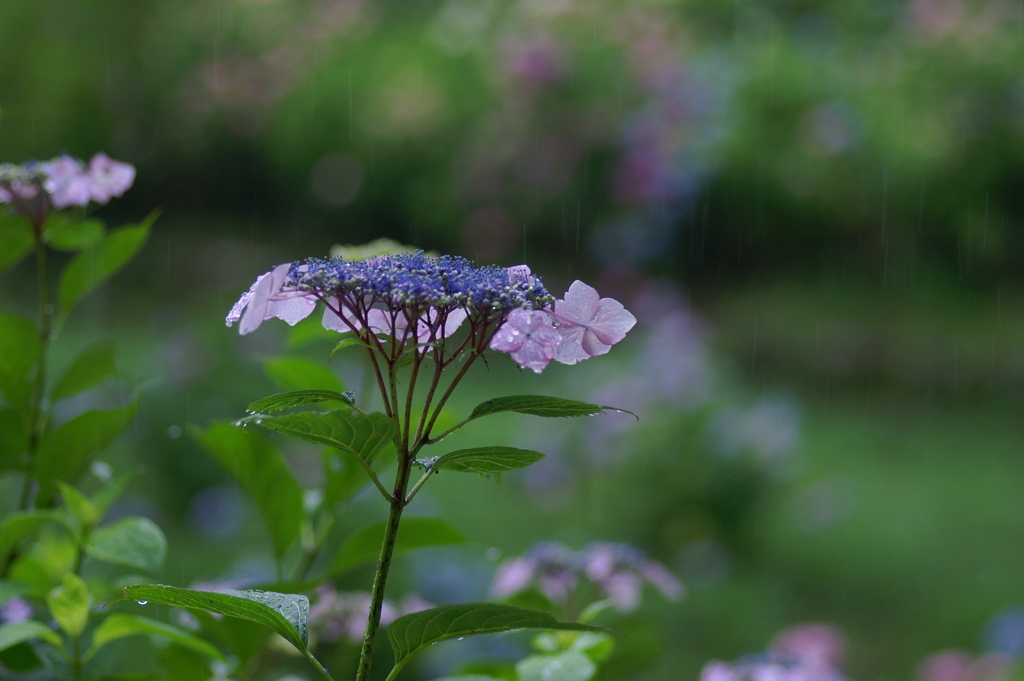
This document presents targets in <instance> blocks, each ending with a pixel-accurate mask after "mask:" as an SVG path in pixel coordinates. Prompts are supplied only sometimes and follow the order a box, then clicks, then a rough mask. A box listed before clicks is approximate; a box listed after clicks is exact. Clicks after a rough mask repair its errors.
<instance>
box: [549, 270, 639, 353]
mask: <svg viewBox="0 0 1024 681" xmlns="http://www.w3.org/2000/svg"><path fill="white" fill-rule="evenodd" d="M555 318H556V319H557V320H558V334H559V336H561V341H560V342H559V344H558V347H557V348H556V350H555V360H556V361H558V362H561V363H562V364H575V363H576V362H582V361H583V360H585V359H589V358H590V357H593V356H595V355H603V354H605V353H607V352H608V350H610V349H611V346H613V345H615V344H616V343H618V342H619V341H621V340H622V339H623V338H625V337H626V332H627V331H629V330H630V329H631V328H633V325H634V324H636V317H634V316H633V315H632V314H630V313H629V312H628V311H627V310H626V308H624V307H623V306H622V303H620V302H619V301H617V300H615V299H614V298H602V297H601V296H600V295H598V293H597V291H596V290H595V289H594V288H593V287H592V286H588V285H587V284H584V283H583V282H582V281H580V280H579V279H577V280H576V281H574V282H573V283H572V286H570V287H569V290H568V291H567V292H566V294H565V298H564V299H563V300H559V301H556V302H555Z"/></svg>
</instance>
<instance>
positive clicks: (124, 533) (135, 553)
mask: <svg viewBox="0 0 1024 681" xmlns="http://www.w3.org/2000/svg"><path fill="white" fill-rule="evenodd" d="M85 552H86V553H87V554H88V555H89V556H91V557H92V558H95V559H96V560H102V561H103V562H105V563H113V564H115V565H127V566H128V567H135V568H140V569H142V570H146V571H147V572H157V571H159V570H160V568H161V567H162V566H163V564H164V557H165V556H166V555H167V540H166V539H165V538H164V533H163V532H162V531H161V530H160V528H159V527H157V525H156V523H154V522H153V521H152V520H150V519H149V518H143V517H141V516H128V517H127V518H121V519H120V520H118V521H116V522H113V523H111V524H110V525H104V526H103V527H99V528H97V529H95V530H94V531H93V532H92V534H91V535H90V536H89V542H88V543H87V544H86V545H85Z"/></svg>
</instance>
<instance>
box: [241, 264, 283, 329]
mask: <svg viewBox="0 0 1024 681" xmlns="http://www.w3.org/2000/svg"><path fill="white" fill-rule="evenodd" d="M289 269H291V264H290V263H285V264H283V265H278V266H277V267H275V268H274V269H273V270H271V271H270V273H269V274H268V275H267V276H266V277H264V278H262V279H260V280H259V281H258V283H257V284H256V288H255V289H254V290H253V292H252V297H251V298H250V299H249V304H248V306H247V307H246V308H245V314H243V315H242V321H241V323H240V324H239V325H238V333H240V334H242V335H243V336H244V335H245V334H247V333H252V332H253V331H255V330H256V329H258V328H259V326H260V324H262V323H263V320H265V319H268V318H269V317H271V316H272V315H269V314H267V308H268V307H269V305H270V299H271V298H272V297H274V296H275V295H277V293H278V291H280V290H281V287H282V286H284V282H285V281H286V280H287V279H288V270H289Z"/></svg>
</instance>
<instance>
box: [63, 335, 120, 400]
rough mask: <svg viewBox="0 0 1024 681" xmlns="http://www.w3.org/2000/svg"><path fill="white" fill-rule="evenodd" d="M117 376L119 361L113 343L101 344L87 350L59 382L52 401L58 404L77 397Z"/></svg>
mask: <svg viewBox="0 0 1024 681" xmlns="http://www.w3.org/2000/svg"><path fill="white" fill-rule="evenodd" d="M116 375H117V360H116V358H115V355H114V345H113V344H112V343H100V344H98V345H94V346H92V347H90V348H86V349H85V350H83V351H82V352H81V354H79V355H78V357H76V358H75V361H74V362H72V363H71V366H69V367H68V369H67V371H65V372H64V375H63V376H61V378H60V380H59V381H57V386H56V387H55V388H54V389H53V395H52V396H51V397H50V400H51V401H53V402H57V401H59V400H63V399H65V398H68V397H71V396H72V395H77V394H78V393H80V392H83V391H85V390H88V389H89V388H92V387H94V386H96V385H98V384H99V383H101V382H102V381H103V380H105V379H106V378H107V377H109V376H116Z"/></svg>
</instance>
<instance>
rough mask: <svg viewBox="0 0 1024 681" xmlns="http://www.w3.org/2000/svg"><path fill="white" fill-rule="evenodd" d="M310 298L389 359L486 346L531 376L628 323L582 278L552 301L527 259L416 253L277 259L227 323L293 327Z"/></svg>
mask: <svg viewBox="0 0 1024 681" xmlns="http://www.w3.org/2000/svg"><path fill="white" fill-rule="evenodd" d="M317 303H323V306H324V311H323V319H322V323H323V326H324V327H325V328H327V329H330V330H333V331H338V332H342V333H344V332H352V333H355V334H356V335H358V336H359V337H361V338H364V339H366V340H368V341H369V340H370V338H371V337H372V338H373V339H376V342H378V343H380V342H386V343H389V344H390V345H389V346H388V348H387V353H388V354H389V356H391V357H393V358H395V359H397V358H398V357H400V356H401V354H402V353H403V352H404V351H405V350H406V348H408V347H410V346H416V347H417V348H418V349H419V350H420V351H421V352H428V351H430V352H433V353H435V359H438V360H441V361H448V360H450V359H452V358H454V357H455V356H456V355H458V354H459V353H460V352H462V351H465V350H471V351H475V352H483V351H484V350H486V349H487V348H490V349H492V350H497V351H499V352H505V353H508V354H509V355H510V356H511V357H512V359H513V360H515V362H516V363H517V364H518V365H519V366H521V367H524V368H528V369H532V370H533V371H535V372H538V373H539V372H541V371H542V370H543V369H544V368H545V367H546V366H547V365H548V363H549V362H551V361H552V360H554V361H556V362H561V363H563V364H575V363H576V362H579V361H582V360H584V359H587V358H589V357H592V356H595V355H603V354H605V353H606V352H608V350H609V349H610V348H611V346H612V345H614V344H616V343H618V342H619V341H621V340H622V339H623V338H624V337H625V335H626V332H627V331H629V330H630V329H631V328H632V327H633V325H634V324H635V323H636V318H635V317H634V316H633V315H632V314H630V313H629V312H628V311H626V309H625V308H624V307H623V306H622V304H621V303H619V302H618V301H617V300H614V299H611V298H601V297H600V296H599V295H598V293H597V291H595V290H594V289H593V288H592V287H590V286H588V285H587V284H584V283H583V282H582V281H575V282H573V284H572V286H570V287H569V290H568V291H567V292H566V293H565V295H564V297H563V298H561V299H556V298H555V297H554V296H553V295H551V294H550V293H549V292H548V290H547V289H546V288H545V287H544V284H543V283H542V282H541V280H540V279H539V278H538V277H537V276H535V275H534V274H533V273H532V272H531V271H530V268H529V267H528V266H526V265H518V266H516V267H508V268H504V267H498V266H494V265H487V266H483V267H477V266H475V265H474V264H473V263H471V262H470V261H469V260H466V259H465V258H460V257H457V256H441V257H431V256H429V255H426V254H424V253H423V252H422V251H421V252H416V253H400V254H395V255H380V256H375V257H372V258H368V259H365V260H344V259H342V258H337V257H336V258H330V259H315V258H311V259H309V260H306V261H303V262H294V263H286V264H283V265H278V266H277V267H275V268H274V269H273V270H271V271H270V272H267V273H266V274H263V275H261V276H260V277H259V278H258V279H256V281H255V283H253V285H252V287H251V288H250V289H249V290H248V291H247V292H246V293H244V294H243V295H242V297H241V298H240V299H239V300H238V302H237V303H235V305H234V307H232V308H231V311H230V312H229V313H228V316H227V319H226V321H227V325H228V326H231V325H232V324H234V323H235V322H238V323H239V332H240V333H242V334H247V333H251V332H252V331H255V330H256V329H257V328H258V327H259V326H260V324H262V323H263V322H264V321H265V320H267V319H271V318H273V317H276V318H278V319H283V320H284V321H286V322H287V323H288V324H292V325H294V324H296V323H297V322H299V321H300V320H302V319H305V318H306V317H308V316H309V315H310V314H312V313H313V311H314V309H315V308H316V306H317ZM464 325H466V326H468V329H469V332H468V334H467V335H466V337H465V338H463V339H462V340H461V341H459V342H456V343H454V344H453V347H448V348H446V347H445V344H444V343H443V342H442V341H444V340H445V339H447V338H449V337H450V336H452V335H453V334H454V333H455V332H456V331H457V330H458V329H459V328H461V327H463V326H464ZM379 347H380V348H382V349H384V346H383V345H381V346H379Z"/></svg>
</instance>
